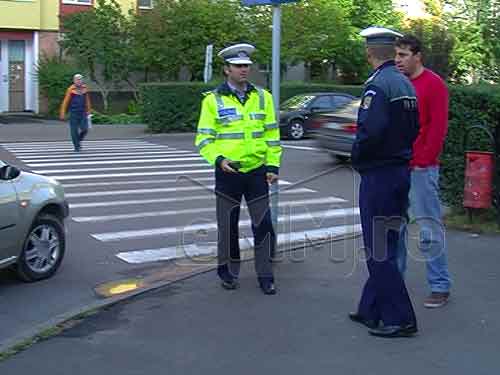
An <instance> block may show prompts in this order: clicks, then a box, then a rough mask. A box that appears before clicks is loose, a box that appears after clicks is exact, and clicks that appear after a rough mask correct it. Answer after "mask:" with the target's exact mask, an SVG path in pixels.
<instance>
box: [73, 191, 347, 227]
mask: <svg viewBox="0 0 500 375" xmlns="http://www.w3.org/2000/svg"><path fill="white" fill-rule="evenodd" d="M344 202H345V200H344V199H342V198H337V197H327V198H316V199H304V200H298V201H297V200H292V201H282V202H280V207H282V208H283V207H299V206H306V205H312V204H333V203H344ZM243 209H244V210H246V209H247V207H246V206H245V205H243ZM200 212H215V209H214V207H204V208H201V207H199V208H189V209H184V210H169V211H149V212H138V213H131V214H118V215H102V216H77V217H72V218H71V219H72V220H73V221H76V222H78V223H96V222H105V221H116V220H127V219H139V218H144V217H157V216H172V215H186V214H194V213H200Z"/></svg>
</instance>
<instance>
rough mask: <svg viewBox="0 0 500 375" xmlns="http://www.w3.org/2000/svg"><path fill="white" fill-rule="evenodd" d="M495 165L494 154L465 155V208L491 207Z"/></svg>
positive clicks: (470, 152)
mask: <svg viewBox="0 0 500 375" xmlns="http://www.w3.org/2000/svg"><path fill="white" fill-rule="evenodd" d="M494 164H495V158H494V154H493V152H483V151H467V152H466V153H465V186H464V202H463V205H464V207H466V208H490V207H491V205H492V194H493V170H494Z"/></svg>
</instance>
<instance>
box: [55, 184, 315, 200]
mask: <svg viewBox="0 0 500 375" xmlns="http://www.w3.org/2000/svg"><path fill="white" fill-rule="evenodd" d="M214 189H215V185H207V186H183V187H169V188H155V189H132V190H111V191H90V192H84V193H66V194H65V196H66V198H83V197H106V196H114V195H130V194H154V193H171V192H176V193H177V192H186V191H196V190H210V191H213V190H214ZM309 191H311V190H309Z"/></svg>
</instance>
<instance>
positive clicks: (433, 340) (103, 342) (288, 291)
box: [0, 232, 500, 375]
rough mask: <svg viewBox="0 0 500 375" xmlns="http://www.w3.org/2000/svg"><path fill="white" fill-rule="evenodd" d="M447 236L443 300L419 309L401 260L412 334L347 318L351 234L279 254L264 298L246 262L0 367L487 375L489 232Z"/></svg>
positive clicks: (492, 305) (360, 277) (150, 297)
mask: <svg viewBox="0 0 500 375" xmlns="http://www.w3.org/2000/svg"><path fill="white" fill-rule="evenodd" d="M447 240H448V248H449V262H450V269H451V272H452V274H453V276H454V286H453V291H452V298H451V301H450V303H449V304H448V305H447V306H446V307H444V308H442V309H436V310H427V309H424V308H423V307H422V300H423V298H424V297H425V296H426V294H427V286H426V282H425V273H424V264H423V263H421V262H420V261H418V260H416V257H418V253H415V254H416V255H414V256H413V259H412V261H411V262H410V264H409V272H408V275H407V285H408V289H409V290H410V294H411V296H412V298H413V302H414V306H415V309H416V312H417V317H418V319H419V328H420V334H419V335H418V336H417V337H415V338H410V339H392V340H390V339H380V338H375V337H371V336H369V335H368V333H367V332H366V329H365V328H364V327H361V326H359V325H356V324H355V323H352V322H350V321H349V320H348V319H347V313H348V312H349V311H352V310H353V309H355V307H356V304H357V302H358V298H359V295H360V292H361V287H362V284H363V282H364V280H365V278H366V267H365V265H364V263H363V261H362V260H361V259H359V254H360V252H359V251H358V250H357V249H358V248H359V245H360V243H359V241H360V240H359V239H357V240H350V241H345V242H337V243H335V244H334V246H333V248H329V247H327V246H324V247H316V248H307V249H306V250H305V252H302V253H299V252H295V253H293V255H288V256H287V258H286V260H285V261H284V262H283V263H280V264H279V265H278V266H277V270H276V276H277V285H278V288H279V292H278V295H276V296H264V295H263V294H262V293H261V292H260V290H259V289H258V288H257V284H256V280H255V276H254V270H253V263H252V262H249V263H246V264H245V265H244V267H243V272H242V282H241V284H242V285H241V288H240V289H239V290H236V291H226V290H223V289H221V288H220V287H219V285H218V282H217V279H216V275H215V273H214V272H210V273H206V274H202V275H199V276H196V277H193V278H191V279H189V280H185V281H182V282H178V283H174V284H172V285H170V286H167V287H164V288H162V289H159V290H156V291H153V292H148V293H146V294H143V295H141V296H138V297H134V298H132V299H130V300H128V301H125V302H121V303H119V304H117V305H115V306H112V307H109V308H106V309H104V310H102V311H100V312H98V313H96V314H94V315H93V316H90V317H88V318H87V319H85V320H82V321H77V322H73V324H70V326H71V325H72V328H69V329H67V330H65V331H64V332H62V333H60V334H59V335H58V336H55V337H53V338H50V339H48V340H45V341H42V342H40V343H38V344H35V345H34V346H33V347H31V348H29V349H28V350H26V351H23V352H20V353H19V354H18V355H16V356H13V357H11V358H10V359H7V360H6V361H4V362H2V363H0V373H2V374H9V375H18V374H19V375H20V374H28V373H37V374H47V375H48V374H51V375H57V374H61V375H62V374H64V375H66V374H68V373H71V374H72V375H78V374H93V375H98V374H109V373H117V374H120V375H128V374H159V373H169V374H183V375H184V374H186V375H187V374H201V373H203V374H249V375H250V374H252V375H254V374H278V373H283V374H287V375H291V374H301V375H303V374H327V373H333V374H349V375H354V374H363V375H369V374H370V375H371V374H387V375H390V374H394V375H396V374H397V375H400V374H402V373H403V374H405V375H413V374H415V375H417V374H418V375H422V374H440V375H443V374H450V375H451V374H453V375H460V374H464V375H466V374H467V375H470V374H475V375H480V374H481V375H482V374H484V375H494V374H497V373H498V371H499V369H500V365H499V363H500V362H499V360H498V342H499V340H500V320H499V319H498V315H499V313H500V293H498V285H499V284H500V269H499V267H498V259H499V256H500V248H499V246H498V243H499V240H500V237H499V236H479V237H475V236H471V235H470V234H466V233H461V232H448V238H447Z"/></svg>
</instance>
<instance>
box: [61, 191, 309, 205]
mask: <svg viewBox="0 0 500 375" xmlns="http://www.w3.org/2000/svg"><path fill="white" fill-rule="evenodd" d="M311 192H312V190H310V189H306V188H297V189H290V190H283V191H281V192H280V194H303V193H311ZM210 199H215V194H213V193H210V194H203V195H193V196H190V197H173V198H154V199H135V200H119V201H106V202H87V203H70V204H69V208H70V209H71V210H73V209H77V208H90V207H108V206H128V205H132V204H148V203H170V202H189V201H195V200H210ZM214 209H215V206H214Z"/></svg>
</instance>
